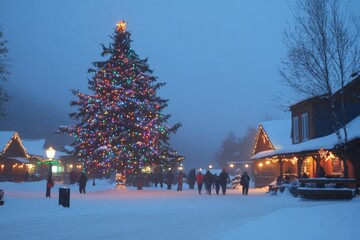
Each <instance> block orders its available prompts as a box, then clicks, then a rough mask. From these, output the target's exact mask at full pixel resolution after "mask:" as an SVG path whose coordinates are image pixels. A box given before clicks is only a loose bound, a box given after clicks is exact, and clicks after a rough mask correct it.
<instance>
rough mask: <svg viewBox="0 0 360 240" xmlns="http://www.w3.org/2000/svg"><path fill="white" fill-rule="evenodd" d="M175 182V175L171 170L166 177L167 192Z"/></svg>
mask: <svg viewBox="0 0 360 240" xmlns="http://www.w3.org/2000/svg"><path fill="white" fill-rule="evenodd" d="M173 181H174V174H173V173H172V172H171V170H169V172H168V173H167V175H166V184H167V190H170V189H171V187H172V184H173Z"/></svg>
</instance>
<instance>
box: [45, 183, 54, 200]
mask: <svg viewBox="0 0 360 240" xmlns="http://www.w3.org/2000/svg"><path fill="white" fill-rule="evenodd" d="M53 186H54V182H53V180H52V179H51V178H48V180H47V181H46V194H45V196H46V197H51V196H50V195H51V188H52V187H53Z"/></svg>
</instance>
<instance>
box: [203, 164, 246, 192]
mask: <svg viewBox="0 0 360 240" xmlns="http://www.w3.org/2000/svg"><path fill="white" fill-rule="evenodd" d="M229 182H230V177H229V174H228V173H227V172H226V170H225V168H224V169H223V170H222V171H221V173H220V174H219V175H217V174H214V175H213V174H211V172H210V171H209V170H208V171H206V173H205V175H203V174H202V173H201V172H200V171H199V172H198V173H197V174H196V183H197V186H198V191H199V194H201V191H202V188H203V186H204V187H205V191H206V194H209V195H211V190H212V189H213V188H215V192H216V194H217V195H218V194H219V191H220V188H221V191H222V194H223V195H225V194H226V188H227V184H228V183H229ZM240 184H241V185H242V187H243V189H242V193H243V195H247V194H248V192H249V184H250V177H249V176H248V174H247V172H244V174H243V175H242V176H241V180H240Z"/></svg>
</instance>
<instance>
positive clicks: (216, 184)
mask: <svg viewBox="0 0 360 240" xmlns="http://www.w3.org/2000/svg"><path fill="white" fill-rule="evenodd" d="M214 183H215V191H216V195H219V190H220V176H218V175H217V174H215V175H214Z"/></svg>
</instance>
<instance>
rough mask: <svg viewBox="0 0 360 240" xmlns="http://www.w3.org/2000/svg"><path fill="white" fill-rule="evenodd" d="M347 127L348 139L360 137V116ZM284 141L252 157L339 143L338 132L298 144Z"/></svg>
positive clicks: (315, 148) (331, 147) (311, 149)
mask: <svg viewBox="0 0 360 240" xmlns="http://www.w3.org/2000/svg"><path fill="white" fill-rule="evenodd" d="M279 124H280V123H279ZM288 124H289V125H290V128H289V129H291V122H290V121H288ZM346 129H347V133H348V141H352V140H354V139H356V138H360V116H358V117H356V118H355V119H353V120H352V121H351V122H349V123H348V124H347V125H346ZM282 134H283V136H285V135H286V134H287V135H288V136H289V134H290V131H287V132H283V133H282ZM341 134H342V136H344V132H343V130H341ZM280 135H281V134H280V133H279V136H280ZM269 138H270V140H271V141H273V140H272V139H271V136H269ZM290 140H291V139H290ZM275 141H276V140H275ZM284 143H285V144H284V145H282V146H281V147H278V148H275V150H269V151H263V152H259V153H257V154H255V155H254V156H252V157H251V159H258V158H264V157H272V156H275V155H280V154H290V153H300V152H305V151H313V150H318V149H320V148H325V149H333V148H334V146H335V145H336V144H337V143H338V140H337V137H336V134H335V133H333V134H330V135H327V136H324V137H321V138H315V139H311V140H309V141H305V142H301V143H297V144H289V145H286V141H284Z"/></svg>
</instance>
